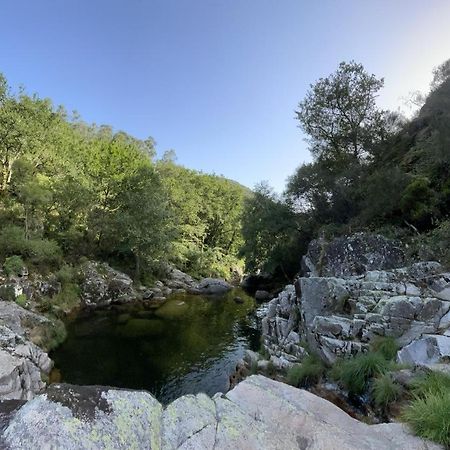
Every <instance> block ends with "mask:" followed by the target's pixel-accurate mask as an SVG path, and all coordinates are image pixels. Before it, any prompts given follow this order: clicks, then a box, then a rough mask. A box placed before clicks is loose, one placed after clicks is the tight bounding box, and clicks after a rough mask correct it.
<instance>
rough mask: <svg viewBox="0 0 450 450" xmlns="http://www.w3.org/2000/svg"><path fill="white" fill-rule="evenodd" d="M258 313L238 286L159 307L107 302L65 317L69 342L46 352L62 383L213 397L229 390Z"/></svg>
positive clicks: (251, 341)
mask: <svg viewBox="0 0 450 450" xmlns="http://www.w3.org/2000/svg"><path fill="white" fill-rule="evenodd" d="M236 296H239V297H240V298H241V299H242V301H243V302H242V303H236V302H235V301H234V300H233V299H234V297H236ZM256 312H257V305H256V303H255V301H254V299H253V298H251V297H249V296H248V295H246V294H245V293H244V292H242V291H240V290H234V291H232V292H230V293H228V294H227V295H225V296H223V297H204V296H197V295H185V294H183V295H176V296H172V297H170V298H169V299H168V300H167V302H166V303H164V305H162V306H161V307H159V308H158V309H156V310H151V309H146V308H145V306H144V304H143V305H121V306H116V307H111V308H109V309H103V310H97V311H94V312H90V313H89V314H82V315H80V316H79V317H77V318H76V319H74V320H73V321H71V322H70V323H68V324H67V331H68V337H67V340H66V341H65V342H64V343H63V344H62V345H61V346H60V347H59V348H57V349H56V350H55V351H54V352H52V354H51V355H50V356H51V358H52V359H53V360H54V361H55V368H56V369H57V371H59V372H60V374H61V381H62V382H67V383H73V384H99V385H109V386H115V387H122V388H131V389H146V390H148V391H150V392H151V393H152V394H154V395H155V396H156V397H157V398H158V400H160V401H161V402H163V403H167V402H170V401H172V400H174V399H175V398H177V397H179V396H180V395H183V394H190V393H197V392H206V393H207V394H209V395H213V394H215V393H216V392H219V391H222V392H223V391H225V390H226V389H227V384H228V377H229V375H230V374H231V373H232V372H233V369H234V367H235V364H236V362H237V360H238V359H240V358H242V356H243V353H244V351H245V349H246V348H250V349H253V350H256V349H257V347H258V346H259V335H260V333H259V331H258V328H257V318H256Z"/></svg>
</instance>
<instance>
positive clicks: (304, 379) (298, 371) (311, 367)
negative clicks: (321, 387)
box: [286, 355, 325, 387]
mask: <svg viewBox="0 0 450 450" xmlns="http://www.w3.org/2000/svg"><path fill="white" fill-rule="evenodd" d="M324 372H325V366H324V364H323V362H322V361H321V360H320V359H319V358H318V357H316V356H312V355H311V356H307V357H306V358H305V359H304V360H303V362H302V363H301V364H296V365H295V366H292V367H291V368H290V369H289V370H288V373H287V375H286V380H287V382H288V384H290V385H292V386H296V387H300V386H307V385H310V384H314V383H317V382H319V380H320V378H321V377H322V375H323V374H324Z"/></svg>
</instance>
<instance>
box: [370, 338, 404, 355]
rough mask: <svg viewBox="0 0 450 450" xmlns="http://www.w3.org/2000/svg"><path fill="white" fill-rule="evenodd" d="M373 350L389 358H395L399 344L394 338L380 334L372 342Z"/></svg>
mask: <svg viewBox="0 0 450 450" xmlns="http://www.w3.org/2000/svg"><path fill="white" fill-rule="evenodd" d="M371 350H373V351H374V352H378V353H380V354H381V355H382V356H383V357H384V358H385V359H387V360H395V357H396V356H397V352H398V350H399V346H398V345H397V342H396V341H395V339H394V338H392V337H384V336H383V337H382V336H379V337H378V338H377V339H375V340H374V342H373V343H372V345H371Z"/></svg>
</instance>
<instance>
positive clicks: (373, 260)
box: [302, 233, 406, 277]
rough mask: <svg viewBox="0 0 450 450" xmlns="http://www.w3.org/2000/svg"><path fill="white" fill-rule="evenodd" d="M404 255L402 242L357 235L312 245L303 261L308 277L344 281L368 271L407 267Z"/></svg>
mask: <svg viewBox="0 0 450 450" xmlns="http://www.w3.org/2000/svg"><path fill="white" fill-rule="evenodd" d="M405 261H406V259H405V254H404V251H403V249H402V245H401V244H400V243H399V242H396V241H393V240H391V239H387V238H385V237H384V236H381V235H379V234H370V233H356V234H353V235H351V236H343V237H339V238H335V239H333V240H332V241H330V242H328V241H326V240H324V239H315V240H313V241H311V242H310V244H309V246H308V251H307V253H306V255H305V256H304V257H303V258H302V269H303V272H304V275H305V276H312V277H318V276H322V277H343V276H344V277H345V276H349V275H361V274H363V273H365V272H367V271H369V270H385V269H394V268H399V267H402V266H404V265H405Z"/></svg>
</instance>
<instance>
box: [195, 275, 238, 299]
mask: <svg viewBox="0 0 450 450" xmlns="http://www.w3.org/2000/svg"><path fill="white" fill-rule="evenodd" d="M196 289H197V291H198V292H199V293H200V294H204V295H221V294H225V293H226V292H228V291H230V290H231V289H232V286H231V284H229V283H228V282H226V281H225V280H222V279H220V278H204V279H203V280H201V281H200V283H198V284H197V286H196Z"/></svg>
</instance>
